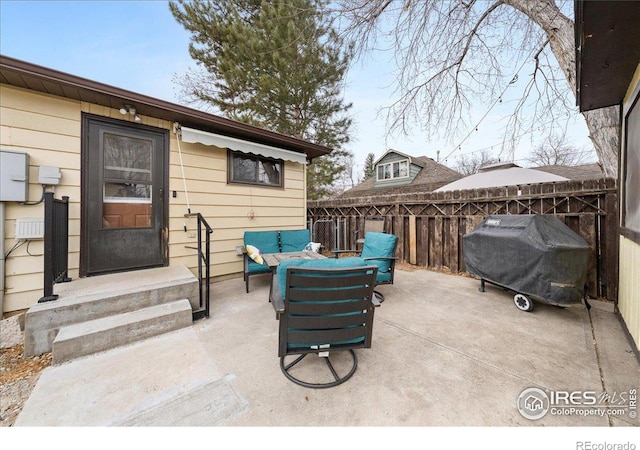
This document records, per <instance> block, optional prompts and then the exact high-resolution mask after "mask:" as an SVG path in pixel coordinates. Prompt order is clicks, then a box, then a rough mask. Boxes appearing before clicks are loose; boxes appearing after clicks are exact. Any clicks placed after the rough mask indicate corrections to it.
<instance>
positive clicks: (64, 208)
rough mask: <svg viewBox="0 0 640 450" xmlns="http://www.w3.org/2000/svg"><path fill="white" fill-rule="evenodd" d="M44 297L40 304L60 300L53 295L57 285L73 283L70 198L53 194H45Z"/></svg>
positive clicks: (39, 301)
mask: <svg viewBox="0 0 640 450" xmlns="http://www.w3.org/2000/svg"><path fill="white" fill-rule="evenodd" d="M43 256H44V296H43V297H41V298H40V300H38V303H43V302H49V301H51V300H55V299H57V298H58V296H57V295H56V294H54V293H53V285H54V284H55V283H65V282H67V281H71V278H69V276H68V263H69V197H66V196H65V197H62V200H59V199H57V198H54V197H53V192H46V193H45V194H44V254H43Z"/></svg>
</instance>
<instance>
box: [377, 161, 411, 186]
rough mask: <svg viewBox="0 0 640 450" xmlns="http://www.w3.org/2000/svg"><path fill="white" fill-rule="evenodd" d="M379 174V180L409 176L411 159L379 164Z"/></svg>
mask: <svg viewBox="0 0 640 450" xmlns="http://www.w3.org/2000/svg"><path fill="white" fill-rule="evenodd" d="M377 174H378V175H377V179H378V181H384V180H394V179H396V178H407V177H408V176H409V160H407V159H405V160H403V161H394V162H390V163H384V164H378V167H377Z"/></svg>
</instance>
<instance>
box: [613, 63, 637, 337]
mask: <svg viewBox="0 0 640 450" xmlns="http://www.w3.org/2000/svg"><path fill="white" fill-rule="evenodd" d="M639 95H640V64H639V65H638V67H637V68H636V71H635V74H634V76H633V79H632V80H631V84H630V85H629V89H628V90H627V95H626V96H625V99H624V102H623V123H624V117H626V115H627V113H628V112H629V109H631V106H632V105H633V102H634V101H635V100H636V99H637V98H638V96H639ZM637 107H638V106H636V108H637ZM625 131H626V130H625V127H624V126H623V127H622V133H623V135H622V140H621V142H622V145H625V144H626V136H625ZM623 164H624V159H623ZM624 173H625V167H624V165H622V166H621V168H620V174H621V175H622V174H624ZM620 187H621V189H624V185H623V183H620ZM624 195H625V192H624V191H623V192H622V195H621V196H620V201H621V204H620V208H621V209H620V210H621V211H622V208H623V207H624ZM621 225H622V223H621ZM619 264H620V266H619V274H620V275H619V287H618V304H617V306H618V311H619V312H620V316H621V317H622V319H623V320H624V323H625V325H626V327H627V329H628V330H629V334H630V335H631V337H632V338H633V340H634V342H635V344H636V348H640V276H639V275H638V273H639V271H640V244H638V243H637V242H634V241H633V240H631V239H627V238H626V237H624V236H620V263H619Z"/></svg>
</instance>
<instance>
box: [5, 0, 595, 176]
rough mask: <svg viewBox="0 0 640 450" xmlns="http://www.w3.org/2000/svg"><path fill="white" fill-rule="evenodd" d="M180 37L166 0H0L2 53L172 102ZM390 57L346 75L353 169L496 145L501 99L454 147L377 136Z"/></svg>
mask: <svg viewBox="0 0 640 450" xmlns="http://www.w3.org/2000/svg"><path fill="white" fill-rule="evenodd" d="M188 44H189V34H188V33H187V32H186V31H185V30H184V28H182V26H181V25H179V24H178V23H177V22H176V21H175V20H174V18H173V16H172V15H171V13H170V11H169V7H168V5H167V2H166V1H152V0H149V1H71V2H67V1H7V0H2V1H0V52H1V53H2V54H3V55H6V56H11V57H13V58H17V59H21V60H24V61H27V62H30V63H34V64H38V65H42V66H45V67H49V68H53V69H57V70H60V71H63V72H67V73H70V74H73V75H77V76H81V77H84V78H88V79H91V80H95V81H99V82H102V83H106V84H109V85H112V86H116V87H119V88H123V89H128V90H131V91H135V92H139V93H142V94H145V95H149V96H152V97H156V98H160V99H163V100H167V101H170V102H174V103H183V102H182V101H181V100H180V98H179V96H178V92H179V89H178V88H177V87H176V85H175V83H174V82H173V80H172V79H173V77H174V76H175V75H181V74H184V73H185V72H186V71H187V69H188V68H189V67H195V63H194V62H193V61H192V60H191V58H190V57H189V54H188ZM390 60H391V58H390V57H389V55H388V54H384V53H378V54H375V55H372V56H371V57H369V58H367V59H366V60H365V61H363V62H362V63H357V64H355V65H354V67H353V69H352V70H351V71H350V73H349V75H348V80H347V89H346V92H345V101H347V102H352V103H353V109H352V114H353V117H354V129H353V142H352V143H350V144H349V146H348V147H347V150H350V151H351V152H352V153H353V154H354V157H355V162H356V165H357V168H358V169H361V168H362V164H363V163H364V160H365V157H366V155H367V154H368V153H370V152H372V153H374V154H375V156H376V158H379V157H380V156H382V154H384V152H385V151H386V149H388V148H394V149H396V150H400V151H402V152H404V153H407V154H409V155H412V156H421V155H426V156H429V157H432V158H434V159H436V157H437V153H436V152H437V151H438V150H440V157H441V158H442V157H444V156H445V155H449V154H451V153H452V152H453V154H452V155H451V156H450V158H449V160H448V161H447V165H449V166H453V165H455V158H456V157H457V156H458V155H461V154H469V153H471V152H473V151H477V150H480V149H489V150H490V151H491V152H497V151H498V150H499V147H500V143H501V142H502V134H501V132H500V130H501V127H502V126H503V124H504V115H506V114H509V112H510V111H509V107H510V106H509V105H510V103H509V102H505V105H504V106H503V107H502V109H501V110H492V111H491V113H490V114H489V115H488V116H487V118H486V119H485V120H483V122H482V124H481V126H480V127H479V128H478V131H477V132H475V131H474V132H473V133H471V135H470V137H469V139H467V140H465V141H464V143H463V144H462V145H461V148H460V149H459V150H456V147H457V144H456V143H448V142H445V141H435V142H434V141H429V140H427V139H426V138H425V134H424V133H422V132H421V130H420V129H419V127H418V126H416V127H415V129H414V132H413V133H412V135H411V136H409V137H405V136H401V135H397V134H396V135H392V136H390V137H386V139H385V134H386V133H385V130H386V127H385V121H384V119H382V118H379V117H378V114H377V112H378V110H379V109H380V108H382V107H384V106H386V105H389V104H390V103H391V101H392V98H393V97H392V95H393V80H394V78H393V70H394V67H393V66H392V65H391V64H390V63H389V61H390ZM514 89H516V90H517V87H516V88H514ZM517 94H518V92H517V91H516V92H513V94H512V95H514V96H516V97H517ZM486 112H487V106H486V105H478V106H477V107H476V108H474V110H473V111H471V116H472V118H471V121H470V129H472V128H471V127H472V126H473V124H475V123H476V121H477V120H478V119H479V118H480V117H482V116H483V115H484V114H485V113H486ZM465 134H466V133H464V132H463V135H465ZM571 134H572V142H573V143H574V145H575V146H576V147H579V148H580V147H588V148H592V146H591V144H590V142H589V140H588V133H587V129H586V126H585V125H584V121H583V120H582V119H581V117H580V116H578V117H577V120H576V121H575V126H573V127H572V132H571ZM533 136H534V140H533V142H532V140H531V139H530V137H531V136H523V139H522V140H521V145H520V147H519V150H518V151H517V152H516V155H515V158H516V160H517V161H516V162H518V160H521V159H522V158H524V157H526V155H527V154H528V152H529V151H530V150H531V148H532V145H535V134H534V135H533ZM462 137H464V136H461V137H460V138H458V139H457V142H458V143H459V141H460V140H461V139H462ZM521 164H522V165H525V164H524V161H522V162H521Z"/></svg>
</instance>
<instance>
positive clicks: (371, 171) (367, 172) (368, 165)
mask: <svg viewBox="0 0 640 450" xmlns="http://www.w3.org/2000/svg"><path fill="white" fill-rule="evenodd" d="M375 157H376V156H375V155H374V154H373V153H369V154H368V155H367V157H366V158H365V160H364V177H363V180H366V179H368V178H371V177H372V176H374V175H375V174H376V168H375V166H374V165H373V163H374V162H375Z"/></svg>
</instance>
